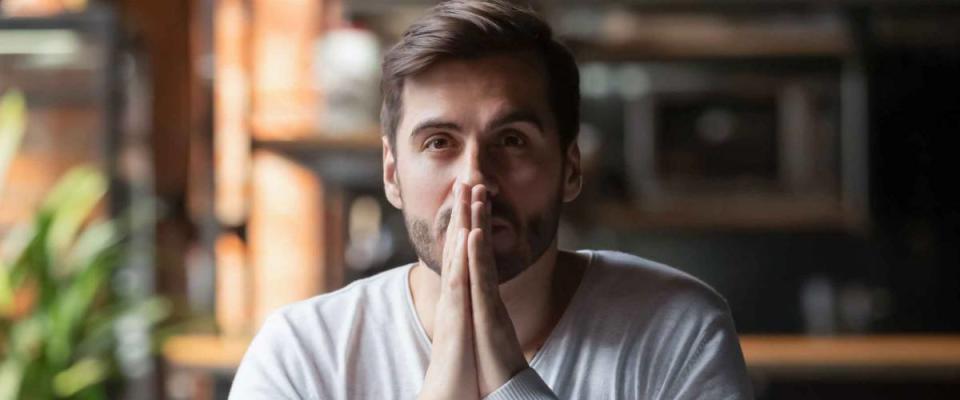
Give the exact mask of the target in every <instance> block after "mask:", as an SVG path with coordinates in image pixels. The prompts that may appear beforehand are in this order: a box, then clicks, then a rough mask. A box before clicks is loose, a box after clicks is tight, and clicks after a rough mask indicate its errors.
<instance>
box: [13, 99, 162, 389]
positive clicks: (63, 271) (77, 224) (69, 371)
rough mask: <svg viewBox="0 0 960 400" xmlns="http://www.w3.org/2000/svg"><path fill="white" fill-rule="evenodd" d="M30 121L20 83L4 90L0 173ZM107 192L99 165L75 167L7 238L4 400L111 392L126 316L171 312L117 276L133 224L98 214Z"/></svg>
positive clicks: (152, 318) (147, 317) (148, 320)
mask: <svg viewBox="0 0 960 400" xmlns="http://www.w3.org/2000/svg"><path fill="white" fill-rule="evenodd" d="M25 120H26V105H25V101H24V99H23V96H22V95H21V94H20V93H19V92H16V91H9V92H8V93H7V94H5V95H4V96H3V97H2V98H0V182H2V181H3V180H4V176H5V175H4V173H5V171H6V169H7V166H8V165H9V163H10V162H11V158H12V156H13V154H14V153H15V148H16V146H17V143H19V141H20V137H21V136H22V135H23V131H24V129H25V126H26V123H25ZM8 135H9V136H8ZM11 136H16V137H15V138H12V137H11ZM10 146H13V147H14V148H13V149H12V150H11V149H10V148H9V147H10ZM0 189H2V185H0ZM106 191H107V180H106V178H105V177H104V176H103V174H102V173H101V172H100V171H99V170H97V169H96V168H93V167H89V166H81V167H76V168H74V169H72V170H70V171H69V172H68V173H66V174H65V175H64V176H63V177H62V178H61V179H60V181H59V182H58V183H57V184H56V185H55V186H54V188H53V189H52V190H51V191H50V192H49V193H48V195H47V197H46V199H45V200H44V202H43V203H42V204H41V205H40V207H39V209H38V210H37V212H36V214H35V215H34V217H33V218H32V221H30V223H29V224H27V225H25V226H23V227H20V228H18V229H15V230H13V231H11V232H10V233H9V234H8V236H7V237H6V238H5V240H4V241H3V247H2V248H0V250H2V251H0V400H6V399H48V398H78V399H101V398H106V397H107V393H106V389H105V383H106V382H109V381H111V380H115V379H117V378H119V371H120V370H121V369H122V368H121V367H122V365H121V364H122V362H123V360H122V359H121V358H120V357H118V356H117V350H116V349H117V346H118V339H119V337H118V335H120V334H123V329H122V327H120V326H118V324H120V323H121V322H122V321H127V320H131V319H134V320H136V321H139V322H140V323H141V326H142V324H146V325H147V326H148V327H149V326H154V325H155V324H156V323H158V322H159V321H160V320H162V319H163V318H164V317H165V316H166V315H167V314H168V308H169V306H168V304H167V302H166V301H164V300H163V299H161V298H158V297H148V296H140V297H139V298H134V297H132V296H128V295H124V294H121V293H118V292H117V290H115V288H114V286H115V285H111V283H112V281H113V277H114V275H115V274H114V272H116V271H117V270H118V268H119V267H120V265H121V263H122V260H123V256H124V253H123V250H124V243H125V239H126V237H127V236H128V233H129V230H130V228H129V225H130V224H129V223H126V222H127V221H125V220H124V219H123V218H117V219H106V218H97V215H98V213H97V212H96V210H97V208H98V205H99V204H100V203H101V201H102V198H103V197H104V195H105V193H106ZM150 344H151V343H148V346H149V345H150Z"/></svg>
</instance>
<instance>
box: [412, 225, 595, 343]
mask: <svg viewBox="0 0 960 400" xmlns="http://www.w3.org/2000/svg"><path fill="white" fill-rule="evenodd" d="M585 266H586V265H585V262H583V260H581V257H580V256H577V255H576V254H575V253H569V252H565V251H559V250H558V249H557V244H556V240H554V242H553V243H552V244H551V245H550V247H549V248H548V249H547V251H545V252H544V253H543V255H541V256H540V258H539V259H537V260H536V261H535V262H534V263H533V264H531V265H530V266H529V267H528V268H527V269H526V270H524V271H523V272H522V273H520V274H519V275H517V276H516V277H514V278H513V279H511V280H510V281H508V282H505V283H502V284H501V285H500V297H501V299H502V300H503V303H504V305H505V306H506V308H507V312H508V313H509V314H510V319H511V320H512V321H513V326H514V329H515V330H516V332H517V339H518V340H519V341H520V346H521V348H522V349H523V352H524V355H526V356H527V359H528V360H529V359H531V358H532V356H533V354H535V353H536V351H537V350H539V348H540V346H541V345H542V344H543V342H544V341H545V340H546V338H547V337H548V336H549V334H550V332H551V331H552V330H553V327H554V326H555V325H556V323H557V322H558V321H559V319H560V316H561V315H562V314H563V311H564V310H565V309H566V306H567V304H568V303H569V300H570V298H571V297H572V295H573V293H574V292H575V291H576V288H577V285H579V283H580V277H581V276H582V273H583V267H585ZM561 270H562V271H563V273H559V274H558V273H557V271H561ZM409 284H410V290H411V293H412V294H413V301H414V306H415V308H416V311H417V315H418V316H419V317H420V322H421V323H422V324H423V328H424V330H425V331H426V333H427V336H429V337H430V338H433V326H434V324H433V321H434V317H435V313H434V310H435V308H436V303H437V299H438V298H439V296H440V277H439V276H438V275H437V274H436V273H435V272H433V270H431V269H430V268H428V267H426V266H425V265H424V264H423V262H418V263H417V265H415V266H414V267H413V271H411V274H410V282H409Z"/></svg>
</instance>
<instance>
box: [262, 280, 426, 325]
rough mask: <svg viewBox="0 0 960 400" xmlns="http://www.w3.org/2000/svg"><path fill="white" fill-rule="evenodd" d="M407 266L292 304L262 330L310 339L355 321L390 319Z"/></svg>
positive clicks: (278, 313) (401, 291)
mask: <svg viewBox="0 0 960 400" xmlns="http://www.w3.org/2000/svg"><path fill="white" fill-rule="evenodd" d="M408 269H409V268H408V266H402V267H397V268H393V269H390V270H387V271H384V272H381V273H378V274H376V275H373V276H370V277H367V278H363V279H359V280H356V281H353V282H352V283H350V284H349V285H347V286H344V287H343V288H340V289H338V290H335V291H333V292H329V293H324V294H321V295H318V296H314V297H311V298H309V299H306V300H302V301H298V302H295V303H291V304H289V305H286V306H283V307H281V308H279V309H278V310H276V311H275V312H273V313H272V314H271V315H270V317H268V318H267V319H266V320H265V321H264V325H263V328H261V329H262V330H268V329H270V325H278V326H286V327H287V328H286V329H288V330H292V331H295V332H297V331H305V332H308V333H310V334H312V335H316V334H317V333H320V332H324V331H330V330H331V329H333V330H336V328H337V327H338V326H340V325H344V324H349V323H350V321H353V320H356V319H358V318H362V319H370V318H372V319H380V318H386V317H389V314H391V310H390V307H393V306H395V305H397V304H398V303H400V301H399V300H401V299H402V298H403V296H404V292H403V291H404V290H406V286H405V283H406V279H405V278H406V273H407V271H408Z"/></svg>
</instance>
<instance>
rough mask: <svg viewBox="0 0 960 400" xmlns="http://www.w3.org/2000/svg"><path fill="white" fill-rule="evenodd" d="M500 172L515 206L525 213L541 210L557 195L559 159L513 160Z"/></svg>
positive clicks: (559, 173)
mask: <svg viewBox="0 0 960 400" xmlns="http://www.w3.org/2000/svg"><path fill="white" fill-rule="evenodd" d="M510 164H511V165H510V166H509V168H507V169H505V170H504V171H503V173H502V175H501V176H502V177H504V178H505V179H502V180H501V182H502V184H503V186H507V188H506V189H507V190H508V191H509V192H510V193H511V194H512V196H510V197H511V198H513V199H514V201H515V202H516V203H517V204H516V206H517V207H518V208H520V209H521V210H522V211H524V212H525V213H526V211H529V212H537V211H543V210H544V207H546V206H549V205H550V203H551V202H553V201H555V200H556V197H557V196H558V193H559V192H558V187H559V182H560V179H561V177H562V171H561V168H560V167H561V166H560V162H559V160H555V159H545V160H531V161H530V162H513V163H510Z"/></svg>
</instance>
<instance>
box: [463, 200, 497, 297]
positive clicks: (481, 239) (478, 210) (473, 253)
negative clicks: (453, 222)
mask: <svg viewBox="0 0 960 400" xmlns="http://www.w3.org/2000/svg"><path fill="white" fill-rule="evenodd" d="M482 209H483V206H482V205H481V204H480V203H474V207H473V211H474V214H481V215H482V214H483V211H482ZM489 238H490V232H487V231H484V230H483V229H480V228H474V229H473V230H471V231H470V236H469V237H468V239H467V258H468V260H469V270H470V288H471V291H470V295H471V297H472V299H473V304H474V308H475V309H477V310H478V311H479V312H480V313H488V312H491V309H490V307H492V306H494V305H495V304H496V300H498V299H499V298H500V291H499V284H498V281H497V265H496V262H495V261H494V259H493V252H492V249H491V248H490V239H489Z"/></svg>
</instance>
